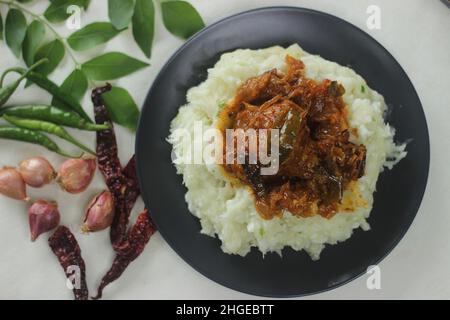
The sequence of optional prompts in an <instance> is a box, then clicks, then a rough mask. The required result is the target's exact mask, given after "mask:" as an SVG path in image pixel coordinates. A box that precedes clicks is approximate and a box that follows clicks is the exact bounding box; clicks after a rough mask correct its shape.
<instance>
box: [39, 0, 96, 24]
mask: <svg viewBox="0 0 450 320" xmlns="http://www.w3.org/2000/svg"><path fill="white" fill-rule="evenodd" d="M50 2H51V3H50V5H49V6H48V8H47V10H45V12H44V16H45V18H46V19H47V20H48V21H50V22H63V21H65V20H66V19H67V18H69V17H70V13H68V12H67V8H68V7H70V6H72V5H75V6H79V7H82V8H84V9H87V7H88V6H89V3H90V0H51V1H50Z"/></svg>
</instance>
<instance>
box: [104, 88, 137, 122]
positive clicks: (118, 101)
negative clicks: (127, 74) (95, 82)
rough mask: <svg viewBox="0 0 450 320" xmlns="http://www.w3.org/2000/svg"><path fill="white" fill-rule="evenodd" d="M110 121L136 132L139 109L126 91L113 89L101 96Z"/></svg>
mask: <svg viewBox="0 0 450 320" xmlns="http://www.w3.org/2000/svg"><path fill="white" fill-rule="evenodd" d="M102 98H103V101H104V102H105V106H106V108H107V109H108V112H109V114H110V115H111V119H112V120H113V121H114V122H115V123H117V124H120V125H122V126H124V127H126V128H128V129H130V130H132V131H136V127H137V122H138V119H139V109H138V107H137V105H136V103H135V102H134V100H133V98H132V97H131V95H130V94H129V93H128V91H127V90H125V89H123V88H120V87H113V88H112V90H111V91H109V92H106V93H104V94H103V95H102Z"/></svg>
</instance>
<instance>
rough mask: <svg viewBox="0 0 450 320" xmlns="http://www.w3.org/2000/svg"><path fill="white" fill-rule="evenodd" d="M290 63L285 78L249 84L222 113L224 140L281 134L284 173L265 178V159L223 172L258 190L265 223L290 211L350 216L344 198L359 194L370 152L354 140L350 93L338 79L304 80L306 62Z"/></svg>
mask: <svg viewBox="0 0 450 320" xmlns="http://www.w3.org/2000/svg"><path fill="white" fill-rule="evenodd" d="M286 64H287V71H286V73H281V72H280V71H278V70H276V69H273V70H271V71H268V72H266V73H264V74H262V75H260V76H257V77H254V78H250V79H248V80H247V81H246V82H245V83H243V84H242V85H241V86H240V87H239V88H238V90H237V94H236V96H235V97H234V99H233V100H232V101H231V102H230V103H229V104H228V105H226V106H225V107H224V109H223V111H222V112H221V114H220V119H221V121H220V125H219V128H220V129H221V130H222V132H223V137H224V139H225V133H224V130H225V129H243V130H246V129H255V130H256V132H258V129H268V130H270V129H278V130H279V170H278V172H277V173H276V174H275V175H261V174H260V172H261V170H260V169H261V167H262V164H261V163H260V162H259V159H258V160H257V162H256V164H247V163H248V161H246V164H238V163H237V159H236V158H235V159H234V162H233V163H232V164H224V165H223V166H224V169H225V171H226V172H227V174H228V175H230V176H231V177H233V178H235V179H236V180H237V181H239V183H241V184H244V185H246V186H248V187H249V188H250V189H251V190H252V194H253V195H254V197H255V204H256V208H257V210H258V212H259V214H260V215H261V216H262V217H263V218H264V219H272V218H274V217H277V216H281V215H282V213H283V211H284V210H287V211H289V212H291V213H292V214H293V215H296V216H301V217H311V216H314V215H317V214H319V215H321V216H323V217H326V218H331V217H333V215H334V214H335V213H337V212H338V211H339V210H340V209H343V210H346V211H352V210H353V209H354V208H353V206H356V205H355V204H354V205H352V203H353V200H350V202H351V203H349V201H346V199H344V192H345V191H348V190H350V191H351V189H356V188H355V186H356V183H357V180H358V179H359V178H361V177H362V176H363V175H364V170H365V160H366V148H365V146H364V145H356V144H354V143H352V142H351V141H350V128H349V125H348V121H347V107H346V105H345V103H344V101H343V99H342V96H343V94H344V93H345V89H344V87H343V86H342V85H340V84H339V83H337V82H336V81H330V80H324V81H322V82H320V83H319V82H316V81H314V80H312V79H308V78H306V77H305V74H304V64H303V62H302V61H300V60H297V59H295V58H293V57H291V56H287V57H286ZM352 134H354V135H357V132H356V131H354V130H353V131H352ZM246 148H247V149H246V156H249V154H248V152H249V148H248V144H247V147H246ZM268 149H270V148H268ZM224 156H225V154H224ZM224 163H225V162H224Z"/></svg>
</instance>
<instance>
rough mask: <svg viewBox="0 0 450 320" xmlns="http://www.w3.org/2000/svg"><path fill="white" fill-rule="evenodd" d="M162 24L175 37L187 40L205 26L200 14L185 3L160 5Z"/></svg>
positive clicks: (171, 2) (169, 2)
mask: <svg viewBox="0 0 450 320" xmlns="http://www.w3.org/2000/svg"><path fill="white" fill-rule="evenodd" d="M161 10H162V16H163V22H164V25H165V26H166V28H167V30H169V32H170V33H172V34H173V35H175V36H178V37H181V38H184V39H187V38H189V37H190V36H192V35H193V34H195V33H196V32H197V31H199V30H200V29H202V28H203V27H204V26H205V23H204V22H203V20H202V17H201V16H200V14H199V13H198V12H197V10H195V8H194V7H193V6H192V5H191V4H189V3H188V2H186V1H179V0H174V1H164V2H162V3H161Z"/></svg>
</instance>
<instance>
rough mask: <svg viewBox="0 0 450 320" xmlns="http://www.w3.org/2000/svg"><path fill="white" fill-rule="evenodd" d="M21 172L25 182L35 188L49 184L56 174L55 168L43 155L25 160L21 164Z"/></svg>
mask: <svg viewBox="0 0 450 320" xmlns="http://www.w3.org/2000/svg"><path fill="white" fill-rule="evenodd" d="M19 172H20V174H21V175H22V178H23V180H24V181H25V183H26V184H27V185H29V186H30V187H34V188H41V187H43V186H44V185H47V184H49V183H50V182H52V180H53V179H54V178H55V176H56V173H55V169H53V167H52V165H51V164H50V163H49V162H48V161H47V159H45V158H43V157H34V158H30V159H26V160H23V161H22V162H21V163H20V164H19Z"/></svg>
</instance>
